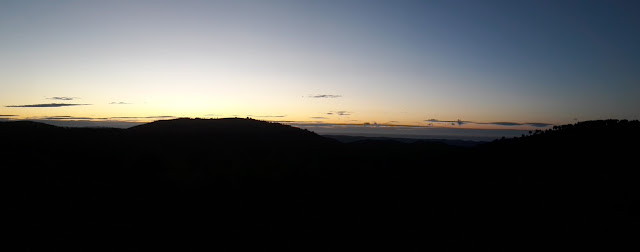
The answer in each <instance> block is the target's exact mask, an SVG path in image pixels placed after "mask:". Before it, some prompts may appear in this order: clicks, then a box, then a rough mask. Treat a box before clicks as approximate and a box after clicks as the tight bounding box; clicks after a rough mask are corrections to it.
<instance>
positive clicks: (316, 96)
mask: <svg viewBox="0 0 640 252" xmlns="http://www.w3.org/2000/svg"><path fill="white" fill-rule="evenodd" d="M307 97H309V98H340V97H342V95H330V94H321V95H310V96H307Z"/></svg>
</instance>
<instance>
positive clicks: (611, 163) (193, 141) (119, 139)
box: [0, 118, 640, 251]
mask: <svg viewBox="0 0 640 252" xmlns="http://www.w3.org/2000/svg"><path fill="white" fill-rule="evenodd" d="M0 137H1V139H2V140H3V144H2V147H1V148H2V149H1V152H0V153H1V154H0V155H1V156H0V157H1V158H0V160H1V162H2V164H3V165H2V167H3V172H4V176H3V178H4V181H3V182H4V184H5V185H7V187H6V188H8V189H7V200H6V202H5V203H7V204H6V209H8V211H7V212H8V214H6V216H7V218H6V219H8V220H9V221H8V224H7V227H9V228H10V230H11V236H10V237H8V238H9V239H10V240H12V241H15V242H16V244H17V245H18V248H19V249H21V250H25V251H101V250H102V251H112V250H124V251H146V250H165V249H166V250H220V251H238V250H296V251H336V250H339V251H345V250H358V251H362V250H369V249H376V250H380V249H383V250H394V251H424V250H430V249H432V250H437V251H441V250H473V251H478V250H489V251H513V250H542V249H545V250H547V249H554V250H555V249H567V250H577V249H581V248H592V249H593V248H602V249H605V248H606V249H616V248H632V247H635V248H637V247H638V245H637V244H636V242H635V241H636V240H637V237H640V233H639V230H638V228H637V227H638V226H639V224H640V215H639V213H640V209H639V198H640V197H639V194H638V193H639V192H640V188H639V187H640V183H638V178H639V177H638V174H639V173H638V172H637V169H638V168H637V159H636V157H637V155H638V147H636V146H638V143H640V142H639V140H640V122H638V121H626V120H602V121H588V122H580V123H576V124H572V125H563V126H556V127H553V128H552V129H549V130H545V131H535V132H531V133H530V134H529V135H525V136H523V137H520V138H512V139H501V140H497V141H494V142H491V143H487V144H482V145H479V146H475V147H461V146H453V145H447V144H444V143H438V142H433V141H416V142H412V143H405V142H400V141H393V140H360V141H354V142H350V143H341V142H339V141H337V140H334V139H330V138H325V137H322V136H319V135H317V134H315V133H313V132H310V131H306V130H302V129H299V128H295V127H291V126H287V125H282V124H279V123H269V122H264V121H258V120H253V119H237V118H229V119H215V120H211V119H186V118H183V119H175V120H166V121H157V122H153V123H149V124H144V125H140V126H136V127H133V128H129V129H110V128H61V127H55V126H50V125H47V124H42V123H35V122H27V121H9V122H0Z"/></svg>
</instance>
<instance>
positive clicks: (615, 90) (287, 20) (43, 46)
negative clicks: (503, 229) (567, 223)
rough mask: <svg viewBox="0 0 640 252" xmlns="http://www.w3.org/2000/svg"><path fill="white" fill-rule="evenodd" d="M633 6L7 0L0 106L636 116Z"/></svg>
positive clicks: (334, 118) (421, 118)
mask: <svg viewBox="0 0 640 252" xmlns="http://www.w3.org/2000/svg"><path fill="white" fill-rule="evenodd" d="M639 12H640V7H639V4H638V3H637V2H635V1H402V0H400V1H242V0H240V1H55V2H53V1H1V2H0V41H1V42H0V55H2V57H0V115H13V117H12V118H19V119H37V118H40V119H41V118H63V117H66V118H85V119H84V120H89V119H91V118H93V119H95V120H125V118H130V119H132V118H137V120H143V121H144V120H145V119H146V120H149V119H150V118H158V117H162V116H176V117H182V116H185V117H230V116H239V117H245V116H252V117H256V118H258V119H261V118H262V119H273V118H277V120H281V121H293V122H302V123H314V122H315V123H334V124H364V123H374V122H376V123H379V124H391V125H414V126H428V125H429V124H433V121H434V120H431V119H435V120H438V121H457V120H458V119H459V120H462V121H466V122H477V124H475V123H465V124H461V125H450V124H448V123H443V124H442V126H445V125H446V126H448V127H452V126H456V127H478V128H487V127H490V125H489V124H488V123H491V122H513V123H518V124H513V125H516V126H517V127H521V128H522V127H523V125H522V124H525V123H549V124H565V123H572V122H575V121H576V120H580V121H583V120H593V119H606V118H618V119H639V118H640V99H637V97H639V96H640V84H639V83H640V47H638V46H637V45H638V44H640V31H639V30H640V29H637V27H640V15H637V14H638V13H639ZM57 98H69V99H57ZM5 117H6V116H5ZM87 118H88V119H87ZM505 125H507V124H496V125H495V126H496V127H508V126H505Z"/></svg>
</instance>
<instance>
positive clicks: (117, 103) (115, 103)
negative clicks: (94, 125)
mask: <svg viewBox="0 0 640 252" xmlns="http://www.w3.org/2000/svg"><path fill="white" fill-rule="evenodd" d="M109 104H114V105H128V104H133V103H128V102H110V103H109Z"/></svg>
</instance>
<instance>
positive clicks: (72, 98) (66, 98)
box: [47, 96, 80, 101]
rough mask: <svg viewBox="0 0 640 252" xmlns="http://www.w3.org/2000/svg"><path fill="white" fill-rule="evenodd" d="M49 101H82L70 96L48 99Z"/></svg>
mask: <svg viewBox="0 0 640 252" xmlns="http://www.w3.org/2000/svg"><path fill="white" fill-rule="evenodd" d="M47 99H49V100H61V101H72V100H77V99H80V97H69V96H54V97H49V98H47Z"/></svg>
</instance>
